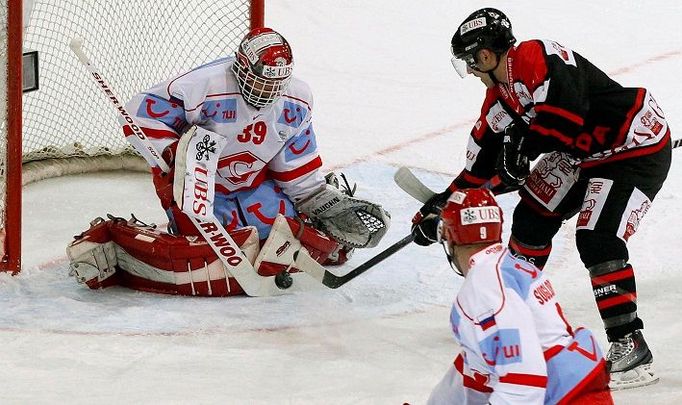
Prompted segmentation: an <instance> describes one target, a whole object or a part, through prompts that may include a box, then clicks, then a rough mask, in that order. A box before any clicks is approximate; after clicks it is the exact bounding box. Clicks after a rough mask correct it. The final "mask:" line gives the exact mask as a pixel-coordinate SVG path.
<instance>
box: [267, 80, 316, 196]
mask: <svg viewBox="0 0 682 405" xmlns="http://www.w3.org/2000/svg"><path fill="white" fill-rule="evenodd" d="M282 99H283V104H282V113H281V116H280V118H279V119H278V121H277V122H278V124H279V125H284V126H289V127H294V128H295V129H296V135H294V136H293V137H290V138H289V139H287V141H286V143H285V144H284V147H283V148H282V149H281V150H280V151H279V153H277V154H276V155H275V156H274V157H273V158H272V160H270V162H269V163H268V169H269V170H270V176H271V177H272V178H273V179H274V180H275V182H276V183H277V184H278V185H279V186H280V187H282V190H283V191H284V193H285V194H287V195H288V196H289V198H291V199H292V200H293V201H297V200H300V199H303V198H304V197H307V196H308V195H310V194H311V193H313V192H315V191H317V190H319V189H320V188H321V187H322V186H323V185H324V183H325V180H324V175H323V174H322V172H321V169H320V168H321V167H322V159H321V157H320V155H319V151H318V147H317V139H316V137H315V130H314V128H313V123H312V110H313V98H312V93H311V91H310V88H309V87H308V85H307V84H305V83H304V82H302V81H300V80H297V79H296V78H293V79H292V81H291V83H290V84H289V88H288V89H287V92H286V93H285V94H284V95H283V96H282Z"/></svg>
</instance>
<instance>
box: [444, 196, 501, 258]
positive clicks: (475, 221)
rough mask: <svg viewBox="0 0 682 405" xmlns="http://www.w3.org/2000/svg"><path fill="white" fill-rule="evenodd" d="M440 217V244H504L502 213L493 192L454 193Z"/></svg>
mask: <svg viewBox="0 0 682 405" xmlns="http://www.w3.org/2000/svg"><path fill="white" fill-rule="evenodd" d="M440 217H441V227H440V240H441V242H443V243H444V244H445V243H447V244H448V245H472V244H476V243H495V242H501V241H502V210H501V209H500V206H499V205H497V202H496V201H495V197H494V196H493V193H492V192H491V191H490V190H487V189H482V188H471V189H463V190H458V191H455V192H454V193H452V195H451V196H450V198H449V199H448V201H447V202H446V203H445V206H444V207H443V211H442V212H441V216H440ZM448 247H449V246H448Z"/></svg>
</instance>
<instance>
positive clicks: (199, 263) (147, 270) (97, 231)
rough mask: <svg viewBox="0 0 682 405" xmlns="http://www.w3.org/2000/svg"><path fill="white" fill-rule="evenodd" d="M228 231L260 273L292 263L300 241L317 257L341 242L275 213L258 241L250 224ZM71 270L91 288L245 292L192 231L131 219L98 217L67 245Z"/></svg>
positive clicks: (336, 248) (179, 292)
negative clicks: (175, 232) (182, 232)
mask: <svg viewBox="0 0 682 405" xmlns="http://www.w3.org/2000/svg"><path fill="white" fill-rule="evenodd" d="M230 236H231V237H232V238H233V239H234V241H235V243H236V244H237V245H238V246H239V247H240V249H241V250H242V251H243V252H244V255H245V256H246V257H247V258H248V260H249V261H250V262H251V263H252V264H253V267H254V269H255V270H254V271H257V272H258V274H260V275H261V276H266V277H267V276H275V275H276V274H278V273H280V272H282V271H283V270H286V271H288V272H290V273H295V272H298V271H299V269H297V268H295V267H292V264H293V262H294V253H295V252H297V251H299V250H300V249H301V247H305V249H306V251H307V252H308V254H309V255H310V256H311V257H312V258H313V259H314V260H315V261H317V262H318V263H326V262H327V260H328V259H330V256H332V257H333V258H336V257H338V254H339V251H342V246H341V245H340V244H339V243H338V242H336V241H334V240H332V239H330V238H329V237H327V236H325V235H324V234H322V233H321V232H319V231H317V230H316V229H314V228H312V227H310V226H308V225H305V224H303V222H302V221H300V220H297V219H292V218H285V217H284V216H281V215H280V216H278V217H277V218H276V220H275V223H274V225H273V227H272V231H271V233H270V236H269V237H268V239H267V240H266V241H265V242H264V243H263V246H262V248H261V247H259V245H260V244H259V240H258V232H257V231H256V228H255V227H245V228H241V229H238V230H236V231H233V232H230ZM66 252H67V255H68V257H69V260H70V267H71V275H73V276H74V277H75V278H76V280H77V281H78V282H80V283H84V284H85V285H87V286H88V287H89V288H91V289H100V288H106V287H110V286H114V285H120V286H124V287H128V288H131V289H135V290H141V291H148V292H156V293H165V294H177V295H191V296H212V297H224V296H233V295H241V294H244V291H243V290H242V288H241V286H240V285H239V283H238V282H237V280H236V279H235V278H234V277H232V275H231V274H230V272H229V271H228V270H227V269H226V268H225V266H224V265H223V264H222V263H221V261H220V260H219V259H218V257H217V256H216V254H215V253H214V252H213V249H212V248H211V246H210V245H209V244H208V243H207V242H206V241H204V240H203V239H201V238H199V237H196V236H176V235H171V234H168V233H166V232H162V231H160V230H158V229H156V227H155V226H149V225H145V224H141V223H140V222H137V221H135V220H129V221H126V220H125V219H123V218H114V217H110V219H109V220H104V219H103V218H97V219H95V220H94V221H92V223H91V226H90V229H88V230H86V231H85V232H83V233H82V234H81V235H78V236H76V237H75V240H74V241H73V242H72V243H71V244H70V245H69V246H68V247H67V249H66Z"/></svg>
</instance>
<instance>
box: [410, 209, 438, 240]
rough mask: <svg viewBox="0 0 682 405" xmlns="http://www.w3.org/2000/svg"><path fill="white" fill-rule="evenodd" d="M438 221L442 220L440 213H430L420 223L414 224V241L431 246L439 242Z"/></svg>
mask: <svg viewBox="0 0 682 405" xmlns="http://www.w3.org/2000/svg"><path fill="white" fill-rule="evenodd" d="M438 221H440V217H439V216H438V215H435V214H429V215H428V216H426V217H425V218H423V219H422V220H421V221H419V223H416V224H413V225H412V235H413V236H414V243H416V244H417V245H419V246H429V245H430V244H432V243H436V242H438V235H437V234H438Z"/></svg>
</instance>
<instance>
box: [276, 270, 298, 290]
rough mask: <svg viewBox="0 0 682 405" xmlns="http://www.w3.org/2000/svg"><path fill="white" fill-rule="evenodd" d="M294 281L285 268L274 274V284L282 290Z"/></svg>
mask: <svg viewBox="0 0 682 405" xmlns="http://www.w3.org/2000/svg"><path fill="white" fill-rule="evenodd" d="M293 283H294V279H293V278H291V275H290V274H289V272H287V271H286V270H282V271H281V272H280V273H278V274H277V275H276V276H275V285H276V286H277V287H279V288H280V289H282V290H286V289H287V288H289V287H291V285H292V284H293Z"/></svg>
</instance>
